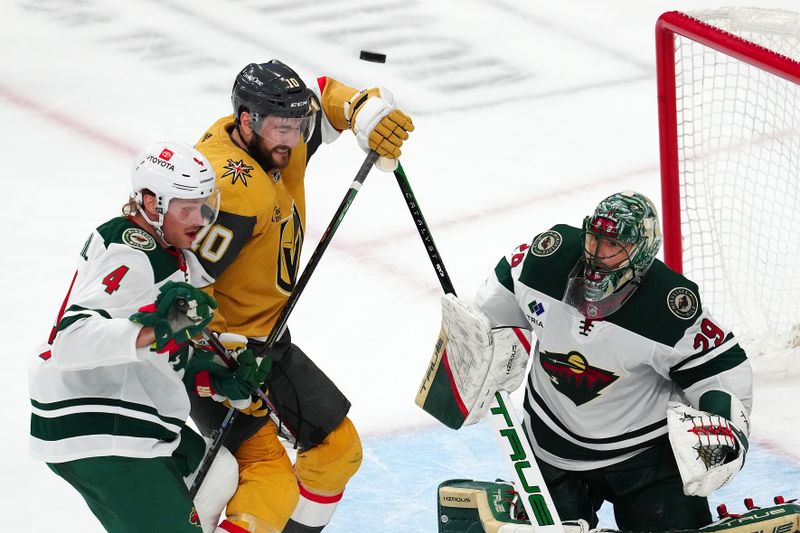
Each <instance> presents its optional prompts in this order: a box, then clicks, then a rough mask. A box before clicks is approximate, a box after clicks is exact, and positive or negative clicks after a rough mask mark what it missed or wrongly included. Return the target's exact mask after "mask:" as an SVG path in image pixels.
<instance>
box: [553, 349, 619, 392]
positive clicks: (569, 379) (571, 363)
mask: <svg viewBox="0 0 800 533" xmlns="http://www.w3.org/2000/svg"><path fill="white" fill-rule="evenodd" d="M540 355H541V357H540V359H539V361H540V363H541V365H542V368H543V369H544V371H545V372H547V375H548V376H549V377H550V381H551V382H552V383H553V386H554V387H555V388H556V390H557V391H558V392H560V393H561V394H563V395H564V396H566V397H567V398H569V399H570V400H572V402H573V403H574V404H575V405H583V404H585V403H587V402H590V401H592V400H594V399H595V398H597V397H598V396H600V393H601V392H602V391H603V389H605V388H606V387H608V386H609V385H611V384H612V383H614V382H615V381H616V380H617V379H619V376H617V375H616V374H614V373H613V372H610V371H608V370H603V369H602V368H596V367H593V366H591V365H590V364H589V363H588V362H587V361H586V357H584V356H583V355H582V354H580V353H578V352H574V351H573V352H569V353H567V354H563V353H548V352H542V353H541V354H540Z"/></svg>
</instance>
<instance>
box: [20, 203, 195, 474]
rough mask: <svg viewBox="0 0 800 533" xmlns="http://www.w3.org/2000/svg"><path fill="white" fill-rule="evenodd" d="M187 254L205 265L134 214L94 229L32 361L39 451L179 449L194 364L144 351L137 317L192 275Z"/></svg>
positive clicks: (56, 456) (33, 445)
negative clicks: (163, 241) (187, 373)
mask: <svg viewBox="0 0 800 533" xmlns="http://www.w3.org/2000/svg"><path fill="white" fill-rule="evenodd" d="M184 254H185V255H184ZM187 259H188V260H189V262H190V263H191V264H193V265H197V263H196V259H194V258H193V256H192V255H191V253H189V252H183V253H182V252H179V251H176V250H174V249H165V248H163V247H161V246H160V245H158V244H157V243H156V241H155V239H154V238H153V237H152V236H151V235H150V234H149V233H147V232H146V231H144V230H143V229H142V228H140V227H139V226H138V225H136V224H135V223H133V222H131V221H130V220H128V219H127V218H121V217H120V218H114V219H112V220H110V221H108V222H106V223H105V224H103V225H101V226H100V227H98V228H97V229H96V230H95V231H94V232H93V233H92V234H91V235H90V237H89V239H88V240H87V241H86V244H85V245H84V247H83V250H82V251H81V254H80V259H79V265H78V269H77V272H76V274H75V277H74V279H73V282H72V286H71V287H70V291H69V293H68V294H67V297H66V299H65V301H64V305H63V306H62V309H61V312H60V313H59V317H58V319H57V321H56V324H55V326H54V328H53V332H52V334H51V336H50V339H49V342H48V343H46V344H44V345H42V347H41V349H40V350H38V351H37V352H36V353H35V354H34V356H33V358H32V361H31V364H30V372H29V387H30V395H31V407H32V414H31V437H30V450H31V454H32V455H33V456H34V457H35V458H38V459H43V460H45V461H47V462H51V463H59V462H66V461H72V460H75V459H82V458H87V457H97V456H107V455H115V456H124V457H158V456H169V455H171V454H172V452H173V451H174V450H175V448H176V447H177V446H178V444H179V441H180V432H181V428H183V427H184V424H185V422H186V419H187V418H188V416H189V398H188V395H187V392H186V389H185V387H184V384H183V382H182V380H181V378H182V375H183V370H182V366H183V365H184V364H185V361H181V360H178V359H176V360H174V361H170V356H169V355H168V354H166V353H164V354H158V353H155V352H153V351H150V349H149V348H139V349H137V348H136V347H135V342H136V337H137V335H138V333H139V330H140V329H141V327H140V326H139V325H137V324H134V323H133V322H131V321H130V320H128V317H129V316H130V315H131V314H133V313H135V312H136V311H138V310H139V308H140V307H142V306H144V305H147V304H150V303H152V302H154V301H155V299H156V296H157V295H158V292H159V287H160V286H161V285H163V284H164V283H166V282H167V281H169V280H172V281H190V279H189V271H190V270H192V267H191V265H190V266H187ZM196 268H198V269H199V265H197V267H196Z"/></svg>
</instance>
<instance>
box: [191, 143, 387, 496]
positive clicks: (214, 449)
mask: <svg viewBox="0 0 800 533" xmlns="http://www.w3.org/2000/svg"><path fill="white" fill-rule="evenodd" d="M377 159H378V153H377V152H376V151H374V150H370V151H369V153H368V154H367V157H365V158H364V162H363V163H361V168H359V169H358V172H357V173H356V177H355V178H354V179H353V182H352V183H351V184H350V187H349V188H348V189H347V193H345V196H344V198H343V199H342V202H341V203H340V204H339V207H338V208H337V209H336V213H334V215H333V219H332V220H331V222H330V224H328V227H327V228H326V229H325V233H323V234H322V237H321V238H320V241H319V242H318V243H317V247H316V248H315V249H314V253H313V254H312V255H311V259H309V260H308V264H307V265H306V267H305V268H304V269H303V273H302V274H300V278H298V280H297V283H296V284H295V286H294V288H293V289H292V293H291V294H290V295H289V298H288V299H287V300H286V303H285V304H284V306H283V309H282V310H281V314H280V315H279V316H278V320H277V321H276V322H275V325H274V326H273V327H272V331H270V333H269V337H267V340H266V342H265V343H264V347H263V348H262V349H261V350H260V351H259V353H258V357H263V358H264V359H265V360H266V358H267V357H269V352H270V350H271V349H272V347H273V345H274V344H275V342H276V341H277V340H278V338H279V337H280V336H281V334H282V333H283V331H284V330H285V329H286V324H287V322H288V321H289V315H290V314H291V313H292V310H293V309H294V306H295V304H296V303H297V300H298V298H300V294H302V292H303V289H305V287H306V285H307V284H308V279H309V278H310V277H311V274H313V273H314V270H315V269H316V267H317V264H319V261H320V259H321V257H322V254H323V253H324V252H325V250H326V249H327V248H328V245H329V244H330V242H331V240H333V235H334V234H335V233H336V230H337V229H338V228H339V225H340V224H341V223H342V220H343V219H344V216H345V214H346V213H347V210H348V209H350V204H352V203H353V200H354V199H355V197H356V194H358V191H359V189H361V186H362V185H363V184H364V180H366V179H367V174H369V171H370V170H371V169H372V165H373V164H374V163H375V161H376V160H377ZM212 338H213V336H212ZM212 347H213V344H212ZM217 349H218V348H217ZM218 353H219V352H218ZM222 353H225V347H224V346H222ZM226 355H227V354H226ZM220 356H221V353H220ZM223 360H225V359H224V358H223ZM226 364H227V363H226ZM262 364H263V361H262ZM262 393H263V392H262ZM259 396H261V395H259ZM263 396H264V397H266V394H264V395H263ZM265 403H266V404H267V406H268V407H269V408H270V411H272V408H271V407H270V406H271V403H270V402H269V400H266V402H265ZM236 414H237V411H236V409H234V408H230V409H229V410H228V414H227V415H226V416H225V419H224V420H223V421H222V424H220V427H219V428H218V429H216V430H215V431H214V432H213V433H212V435H213V440H212V443H211V446H210V447H209V449H208V450H207V451H206V454H205V456H204V457H203V461H202V462H201V463H200V466H199V467H198V471H197V474H196V476H195V478H194V481H193V482H192V486H191V488H190V489H189V493H190V494H191V496H192V498H194V496H195V495H196V494H197V491H198V490H200V485H201V484H202V483H203V479H205V476H206V474H208V470H209V469H210V468H211V463H213V462H214V458H215V457H216V456H217V453H218V452H219V449H220V447H221V446H222V441H223V440H224V439H225V436H226V435H227V434H228V432H229V431H230V429H231V427H233V421H234V420H235V419H236ZM279 427H280V426H279Z"/></svg>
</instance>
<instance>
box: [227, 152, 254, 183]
mask: <svg viewBox="0 0 800 533" xmlns="http://www.w3.org/2000/svg"><path fill="white" fill-rule="evenodd" d="M222 168H224V169H225V174H223V175H222V177H223V178H226V177H228V176H233V177H232V178H231V185H233V184H235V183H236V180H239V181H241V182H242V184H243V185H244V186H245V187H247V178H249V177H250V171H251V170H253V167H251V166H250V165H246V164H245V163H244V160H242V159H240V160H238V161H234V160H233V159H228V162H227V163H226V164H225V166H224V167H222Z"/></svg>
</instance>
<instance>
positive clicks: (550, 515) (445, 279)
mask: <svg viewBox="0 0 800 533" xmlns="http://www.w3.org/2000/svg"><path fill="white" fill-rule="evenodd" d="M394 176H395V178H396V179H397V183H398V185H399V186H400V190H401V191H402V192H403V198H404V199H405V201H406V205H407V206H408V210H409V211H410V212H411V218H413V219H414V223H415V225H416V226H417V231H418V232H419V236H420V237H421V238H422V243H423V245H424V246H425V251H426V252H427V253H428V257H429V258H430V260H431V264H432V265H433V269H434V270H435V271H436V276H437V277H438V278H439V283H440V284H441V286H442V289H443V290H444V292H445V294H452V295H454V296H455V294H456V291H455V287H453V283H452V282H451V281H450V276H449V275H448V274H447V269H446V268H445V266H444V263H443V262H442V258H441V256H440V255H439V250H438V249H437V248H436V243H435V242H434V241H433V236H432V235H431V230H430V228H429V227H428V223H427V222H425V217H424V216H423V215H422V210H421V209H420V207H419V204H418V203H417V199H416V197H415V196H414V192H413V191H412V190H411V184H410V183H409V182H408V178H407V177H406V173H405V171H404V170H403V167H402V166H401V165H400V164H399V163H398V164H397V169H396V170H395V171H394ZM494 396H495V397H494V400H493V402H492V404H491V406H490V407H489V413H490V417H489V418H490V421H491V424H492V428H493V429H494V433H495V436H497V438H498V439H499V440H500V441H501V444H502V445H503V447H504V450H505V451H506V452H508V451H510V453H507V454H506V456H507V458H508V461H509V462H510V465H511V471H512V472H513V474H514V478H515V481H516V488H517V491H518V493H519V494H520V496H521V500H522V505H523V506H524V507H525V511H527V513H528V517H529V518H530V520H531V525H533V526H534V527H535V528H536V530H537V531H542V532H558V531H563V528H562V526H561V520H560V519H559V517H558V512H557V511H556V507H555V505H554V504H553V499H552V497H551V496H550V491H549V490H548V489H547V485H546V484H545V482H544V478H543V477H542V473H541V471H540V470H539V466H538V465H537V464H536V459H535V457H534V455H533V452H532V451H531V449H530V445H529V444H528V440H527V437H526V436H525V433H524V432H523V431H522V428H521V427H520V424H519V418H518V417H517V415H516V413H515V412H514V410H513V407H512V405H511V402H510V400H509V398H508V393H507V392H505V391H498V392H496V393H495V395H494Z"/></svg>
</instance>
